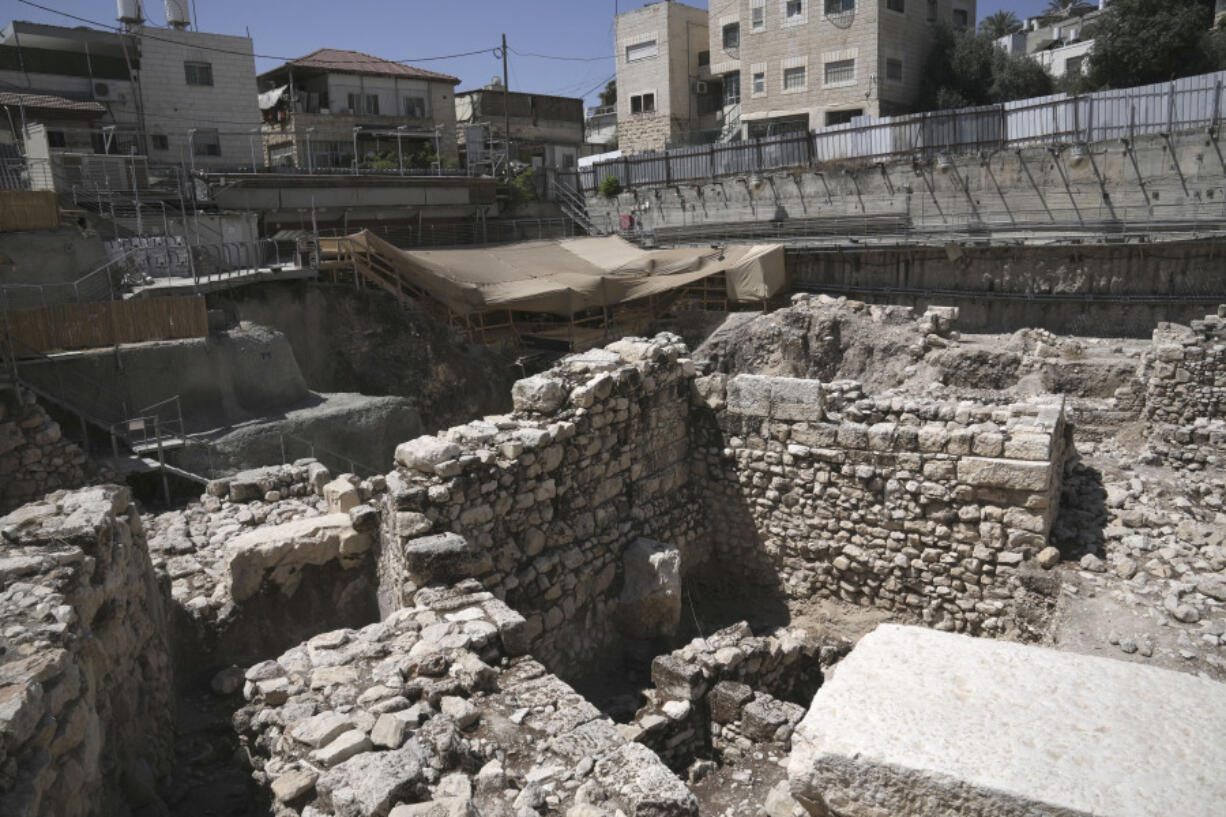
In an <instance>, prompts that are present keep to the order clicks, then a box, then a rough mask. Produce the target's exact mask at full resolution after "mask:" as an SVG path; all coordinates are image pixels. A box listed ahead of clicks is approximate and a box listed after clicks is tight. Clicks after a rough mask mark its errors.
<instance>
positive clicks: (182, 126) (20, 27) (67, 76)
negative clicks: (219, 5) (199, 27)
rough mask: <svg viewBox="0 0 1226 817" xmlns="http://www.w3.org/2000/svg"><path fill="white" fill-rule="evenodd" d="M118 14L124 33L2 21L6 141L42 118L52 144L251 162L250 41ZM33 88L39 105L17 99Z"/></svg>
mask: <svg viewBox="0 0 1226 817" xmlns="http://www.w3.org/2000/svg"><path fill="white" fill-rule="evenodd" d="M124 22H125V24H127V30H126V31H125V32H123V33H120V32H112V31H100V30H96V29H91V28H86V27H77V28H65V27H62V26H52V25H45V24H40V23H29V22H23V21H14V22H12V23H10V24H9V25H8V26H7V27H6V28H5V29H4V31H3V32H2V33H0V92H7V93H10V94H16V95H19V96H16V97H12V96H11V97H8V98H9V99H10V102H11V105H10V107H9V110H10V112H13V119H12V120H11V121H10V120H9V118H8V117H7V116H6V117H5V118H4V121H3V124H2V125H0V127H2V128H7V129H8V137H7V139H8V140H10V141H13V142H20V141H21V139H22V136H21V133H22V129H23V128H25V127H28V126H30V125H33V124H43V125H45V126H46V129H47V140H48V142H49V144H50V147H51V149H52V150H53V151H55V150H59V151H69V152H93V153H112V154H115V153H118V154H130V153H133V152H135V153H138V154H147V155H148V156H149V158H150V160H151V161H155V162H157V161H162V162H166V163H180V162H182V163H183V164H184V165H189V164H190V165H194V166H198V167H199V166H203V167H208V166H237V165H242V164H250V158H249V157H250V155H251V153H250V137H249V134H250V132H251V131H252V130H253V129H255V128H257V127H258V126H259V123H260V116H259V109H258V108H257V107H256V104H255V57H254V54H253V47H252V42H251V39H250V38H248V37H234V36H230V35H225V34H211V33H208V32H200V31H190V30H187V28H186V27H185V26H182V25H181V26H180V27H178V28H173V27H167V28H160V27H154V26H147V25H143V24H142V23H141V22H140V21H139V20H138V19H135V18H130V19H125V20H124ZM32 95H33V96H41V97H43V99H42V101H41V106H26V105H25V104H24V100H25V99H26V98H28V97H30V96H32ZM69 112H71V113H72V114H73V115H72V116H67V115H66V114H67V113H69ZM85 114H88V115H87V116H85ZM23 117H24V121H23Z"/></svg>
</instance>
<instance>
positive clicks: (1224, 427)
mask: <svg viewBox="0 0 1226 817" xmlns="http://www.w3.org/2000/svg"><path fill="white" fill-rule="evenodd" d="M1137 380H1138V381H1139V384H1140V388H1143V391H1144V395H1145V416H1146V418H1147V419H1148V420H1149V423H1150V449H1151V451H1153V453H1154V454H1155V455H1156V456H1157V457H1158V458H1159V459H1160V460H1162V461H1164V462H1165V463H1167V464H1168V465H1171V466H1174V467H1182V468H1187V469H1189V470H1200V469H1202V468H1204V467H1205V466H1207V465H1214V464H1218V463H1219V462H1220V461H1221V454H1222V452H1223V451H1226V304H1224V305H1222V306H1219V307H1218V310H1217V314H1215V315H1206V316H1205V319H1204V320H1199V321H1192V323H1191V325H1190V326H1180V325H1178V324H1167V323H1164V324H1159V326H1158V328H1157V329H1155V330H1154V335H1153V347H1152V349H1151V351H1150V352H1149V354H1147V355H1146V356H1145V358H1144V359H1143V360H1142V362H1141V366H1140V369H1139V371H1138V373H1137ZM1140 388H1139V389H1134V391H1136V390H1140Z"/></svg>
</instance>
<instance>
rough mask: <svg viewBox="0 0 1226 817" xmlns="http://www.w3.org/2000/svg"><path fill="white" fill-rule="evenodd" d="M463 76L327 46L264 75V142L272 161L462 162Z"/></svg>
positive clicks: (346, 164) (320, 164)
mask: <svg viewBox="0 0 1226 817" xmlns="http://www.w3.org/2000/svg"><path fill="white" fill-rule="evenodd" d="M459 82H460V80H459V78H457V77H453V76H450V75H448V74H439V73H436V72H434V71H427V70H425V69H424V68H417V67H416V66H412V65H405V64H403V63H398V62H392V61H391V60H385V59H381V58H380V57H373V56H371V55H370V54H363V53H361V52H359V51H342V50H337V49H333V48H321V49H319V50H318V51H313V52H312V53H310V54H307V55H306V56H304V57H299V58H298V59H295V60H290V61H289V62H287V63H285V64H283V65H281V66H279V67H277V68H274V69H273V70H271V71H268V72H265V73H263V74H261V75H260V76H259V87H260V91H261V93H260V96H259V100H260V101H259V107H260V110H261V112H262V114H263V121H264V124H263V127H262V135H263V143H264V150H265V152H266V156H267V161H268V164H269V165H271V166H273V167H298V168H308V169H316V170H319V169H325V168H352V167H354V163H355V157H356V161H357V163H358V164H359V165H361V164H371V163H374V162H380V161H382V162H389V161H390V162H395V163H396V164H400V163H401V162H403V163H404V166H405V167H406V169H408V168H413V167H419V168H421V167H425V166H426V165H428V164H430V161H427V160H426V159H425V157H426V156H428V155H433V154H434V153H435V152H437V154H438V155H440V156H441V157H442V163H443V164H444V165H454V164H456V163H457V162H458V153H457V149H456V139H455V127H456V103H455V99H454V96H455V93H454V92H455V86H456V85H458V84H459Z"/></svg>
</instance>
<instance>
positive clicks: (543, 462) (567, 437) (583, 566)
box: [380, 335, 706, 675]
mask: <svg viewBox="0 0 1226 817" xmlns="http://www.w3.org/2000/svg"><path fill="white" fill-rule="evenodd" d="M685 353H686V350H685V347H684V346H683V345H682V344H681V343H680V341H679V339H677V338H676V336H672V335H660V336H657V337H656V338H655V339H654V340H651V341H647V340H641V339H626V340H622V341H619V342H617V343H614V344H612V345H610V346H609V347H607V349H604V350H593V351H589V352H586V353H584V354H581V355H572V356H570V357H568V358H565V359H563V361H561V363H560V364H559V365H558V366H557V367H555V368H554V369H552V370H550V371H549V372H546V373H545V374H542V375H537V376H535V377H531V378H527V379H525V380H521V381H519V382H518V383H517V384H516V385H515V387H514V390H513V397H514V401H515V412H514V414H511V415H508V416H501V417H488V418H486V419H485V420H479V421H475V422H472V423H469V424H468V425H464V426H457V427H455V428H452V429H449V430H448V431H445V432H442V433H441V434H440V435H439V436H437V437H421V438H418V439H416V440H413V441H411V442H408V443H405V444H404V445H401V446H400V447H399V448H398V449H397V453H396V460H397V469H396V470H395V471H394V472H392V473H390V474H388V477H387V483H388V489H389V493H388V498H387V502H386V508H385V512H384V518H383V537H382V538H383V542H382V553H381V556H380V562H381V563H380V587H381V598H380V606H381V608H382V609H383V610H384V612H385V613H386V612H388V611H390V610H392V609H395V608H397V607H400V606H404V605H406V604H411V603H412V599H413V594H414V592H415V591H416V590H417V588H418V587H419V586H422V585H425V584H428V583H432V582H439V581H443V582H446V581H452V580H457V579H460V578H467V577H476V578H478V579H480V580H481V582H482V584H483V585H484V586H485V587H487V588H488V589H489V590H490V591H492V592H493V593H494V594H495V595H497V596H498V597H500V598H503V599H505V600H506V601H507V603H508V604H509V605H510V606H511V607H512V608H514V609H516V610H517V611H519V612H520V613H522V614H523V615H524V616H525V617H526V618H527V622H528V624H527V626H528V632H529V641H530V644H531V651H532V654H533V655H534V656H535V657H536V658H538V659H539V660H541V661H542V662H544V663H545V664H546V666H549V667H550V669H551V670H553V671H554V672H558V673H559V674H562V675H567V674H571V673H576V672H579V671H591V670H592V669H593V667H592V666H590V665H589V664H588V663H587V662H591V661H593V660H596V659H600V658H601V657H602V655H604V652H603V651H604V650H605V648H607V647H608V646H610V645H611V644H613V643H614V642H615V641H616V640H617V637H618V636H617V632H616V630H615V623H614V615H613V614H614V613H615V611H616V606H617V597H618V593H619V592H620V589H621V583H622V575H623V571H622V555H623V551H624V549H625V548H626V547H627V545H629V544H630V543H632V542H634V541H635V540H636V539H637V538H639V537H647V538H650V539H655V540H659V541H660V542H663V543H665V544H667V545H670V546H672V547H674V548H676V549H677V550H679V551H680V555H681V571H682V573H683V574H686V573H689V572H691V571H692V570H694V569H695V568H697V567H698V566H699V565H700V564H701V563H702V562H703V561H705V559H706V551H705V538H704V536H703V526H702V516H703V510H702V508H701V503H700V502H699V497H700V495H701V492H700V489H699V487H698V486H697V485H695V484H694V483H693V482H692V481H691V479H690V463H691V459H692V451H691V446H690V428H689V423H688V415H689V390H690V386H689V382H690V378H691V377H692V376H693V367H692V365H691V364H690V362H689V361H688V359H685V358H684V357H682V356H683V355H684V354H685ZM443 534H448V535H443Z"/></svg>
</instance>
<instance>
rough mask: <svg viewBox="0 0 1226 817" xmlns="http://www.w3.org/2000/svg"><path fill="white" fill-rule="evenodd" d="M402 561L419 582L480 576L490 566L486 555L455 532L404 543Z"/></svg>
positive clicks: (413, 577) (428, 582) (425, 582)
mask: <svg viewBox="0 0 1226 817" xmlns="http://www.w3.org/2000/svg"><path fill="white" fill-rule="evenodd" d="M404 561H405V567H406V568H407V569H408V572H409V575H410V576H411V577H412V579H413V581H415V582H417V583H418V584H420V585H425V584H430V583H432V582H453V581H459V580H460V579H467V578H472V577H475V576H480V575H481V574H483V573H486V572H488V571H489V570H490V567H491V565H490V557H489V554H488V553H487V552H485V551H484V550H482V549H481V548H479V547H476V546H475V545H473V544H472V543H471V542H469V541H468V540H467V539H465V538H464V537H463V536H460V535H459V534H458V533H440V534H436V535H434V536H422V537H419V538H417V539H410V540H409V541H408V542H406V543H405V544H404Z"/></svg>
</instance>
